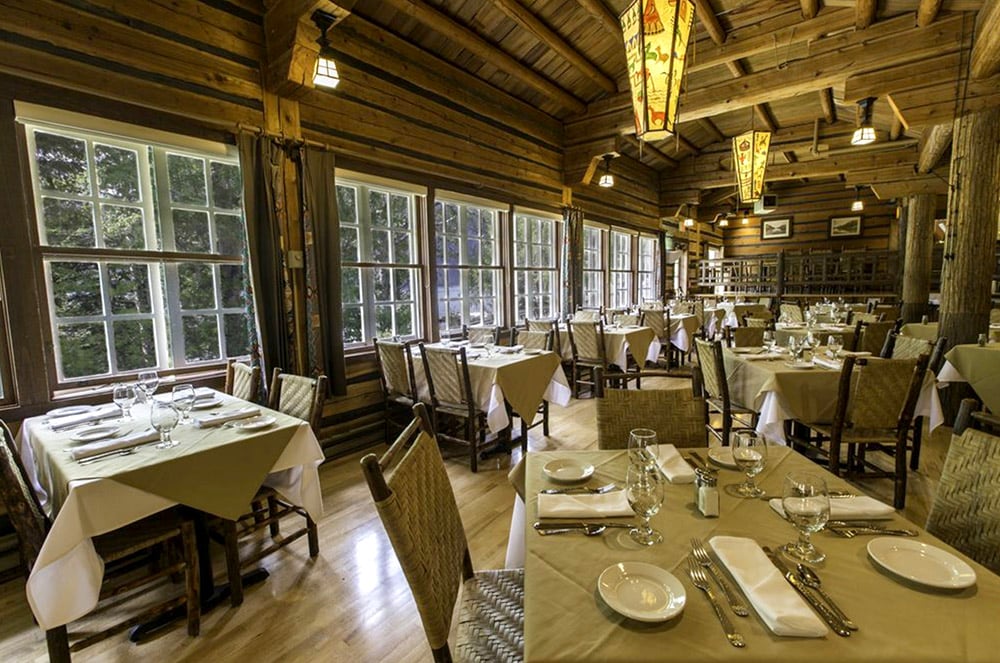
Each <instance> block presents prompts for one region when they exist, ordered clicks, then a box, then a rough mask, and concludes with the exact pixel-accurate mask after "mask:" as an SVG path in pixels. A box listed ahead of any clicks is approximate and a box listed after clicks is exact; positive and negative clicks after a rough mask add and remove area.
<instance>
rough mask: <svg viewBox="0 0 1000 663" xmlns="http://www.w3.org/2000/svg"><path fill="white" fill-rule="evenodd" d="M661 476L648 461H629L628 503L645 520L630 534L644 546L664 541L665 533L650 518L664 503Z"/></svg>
mask: <svg viewBox="0 0 1000 663" xmlns="http://www.w3.org/2000/svg"><path fill="white" fill-rule="evenodd" d="M660 476H661V475H660V470H659V469H658V468H657V467H656V466H655V465H650V464H647V463H629V466H628V472H627V473H626V475H625V494H626V496H627V497H628V504H629V506H630V507H632V510H633V511H635V513H636V515H637V516H639V517H640V518H642V521H643V522H642V525H641V526H639V527H636V528H634V529H632V530H630V531H629V535H630V536H631V537H632V539H633V540H634V541H635V542H636V543H639V544H641V545H644V546H651V545H653V544H654V543H660V542H661V541H663V535H662V534H660V533H659V532H657V531H656V530H655V529H653V528H652V527H650V525H649V519H650V518H651V517H653V516H654V515H656V513H657V512H658V511H659V510H660V507H661V506H662V505H663V482H662V481H661V479H660Z"/></svg>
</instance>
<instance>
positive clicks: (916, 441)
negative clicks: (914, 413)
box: [910, 417, 924, 472]
mask: <svg viewBox="0 0 1000 663" xmlns="http://www.w3.org/2000/svg"><path fill="white" fill-rule="evenodd" d="M923 436H924V418H923V417H917V418H916V419H914V420H913V449H912V451H910V469H911V470H913V471H914V472H916V471H917V470H918V469H920V442H921V439H922V438H923Z"/></svg>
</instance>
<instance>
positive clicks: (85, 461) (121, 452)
mask: <svg viewBox="0 0 1000 663" xmlns="http://www.w3.org/2000/svg"><path fill="white" fill-rule="evenodd" d="M138 451H139V447H129V448H127V449H115V450H113V451H105V452H104V453H101V454H97V455H95V456H88V457H86V458H81V459H80V460H78V461H76V463H77V465H90V464H91V463H96V462H97V461H100V460H107V459H108V458H113V457H115V456H131V455H132V454H134V453H136V452H138Z"/></svg>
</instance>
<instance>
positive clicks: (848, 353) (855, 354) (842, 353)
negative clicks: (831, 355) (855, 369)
mask: <svg viewBox="0 0 1000 663" xmlns="http://www.w3.org/2000/svg"><path fill="white" fill-rule="evenodd" d="M840 356H841V357H871V356H872V353H870V352H851V351H850V350H841V351H840Z"/></svg>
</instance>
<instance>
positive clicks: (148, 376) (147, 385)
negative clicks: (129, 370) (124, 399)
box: [136, 371, 160, 401]
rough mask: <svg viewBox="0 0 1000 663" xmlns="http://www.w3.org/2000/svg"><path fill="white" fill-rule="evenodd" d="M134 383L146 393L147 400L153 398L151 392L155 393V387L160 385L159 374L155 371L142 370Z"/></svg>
mask: <svg viewBox="0 0 1000 663" xmlns="http://www.w3.org/2000/svg"><path fill="white" fill-rule="evenodd" d="M136 385H138V387H139V389H141V390H142V393H143V394H145V395H146V400H147V401H149V400H150V399H152V398H153V394H155V393H156V388H157V387H159V386H160V375H159V374H158V373H157V372H156V371H142V372H141V373H139V379H138V380H137V381H136Z"/></svg>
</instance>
